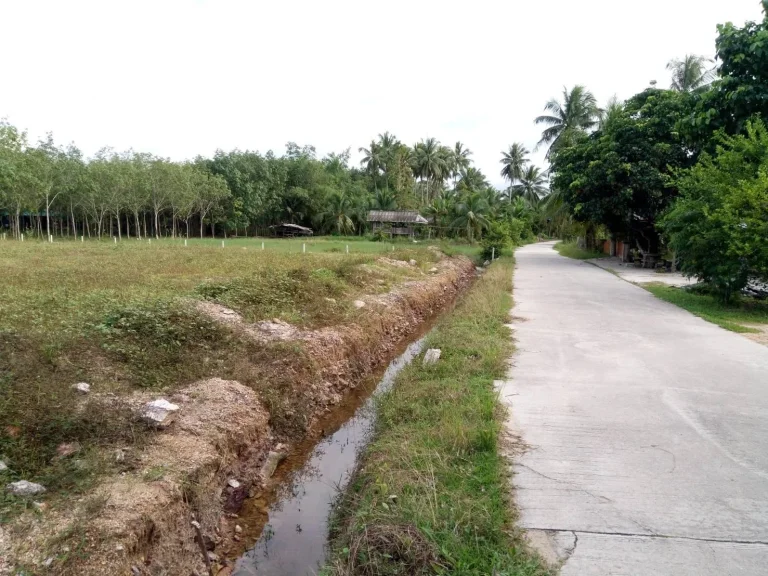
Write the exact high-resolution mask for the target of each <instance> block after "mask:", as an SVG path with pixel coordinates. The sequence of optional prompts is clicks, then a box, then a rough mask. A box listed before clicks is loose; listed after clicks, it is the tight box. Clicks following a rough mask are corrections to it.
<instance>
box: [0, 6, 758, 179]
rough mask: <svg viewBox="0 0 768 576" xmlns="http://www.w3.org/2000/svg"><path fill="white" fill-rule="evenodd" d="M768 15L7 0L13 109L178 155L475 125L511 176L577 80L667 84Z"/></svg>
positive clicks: (86, 142)
mask: <svg viewBox="0 0 768 576" xmlns="http://www.w3.org/2000/svg"><path fill="white" fill-rule="evenodd" d="M761 18H762V11H761V7H760V2H759V1H758V0H645V2H641V3H636V2H634V3H630V2H625V1H618V0H580V1H578V2H574V1H573V0H549V1H547V2H542V1H533V0H532V1H529V2H525V1H516V2H513V1H509V0H507V1H502V0H496V1H485V0H473V1H472V2H458V1H456V0H454V1H453V2H451V1H445V0H443V1H441V2H438V1H431V0H430V1H421V0H409V1H401V0H390V1H389V2H370V1H365V0H355V1H342V0H294V1H291V2H287V1H284V0H273V1H270V2H263V1H258V0H251V1H226V0H210V1H206V0H198V1H194V0H153V1H143V0H138V1H137V0H134V1H130V2H127V1H121V2H117V1H112V0H98V1H93V2H89V1H80V0H66V1H62V0H55V1H50V2H39V1H34V0H0V22H2V32H1V33H0V54H2V85H0V117H7V118H8V119H9V120H10V121H11V122H12V123H13V124H15V125H17V126H19V127H21V128H26V129H28V130H29V133H30V136H31V137H32V138H33V139H36V138H38V137H40V136H42V135H43V134H44V133H45V132H47V131H52V132H53V133H54V138H55V139H56V140H57V141H58V142H60V143H68V142H70V141H74V142H75V143H76V144H77V145H78V146H79V147H80V148H81V149H82V150H83V151H84V153H85V154H87V155H91V154H93V153H94V152H95V151H96V150H98V149H99V148H100V147H102V146H106V145H108V146H112V147H114V148H117V149H120V150H122V149H127V148H134V149H135V150H139V151H146V152H151V153H154V154H157V155H161V156H167V157H171V158H173V159H175V160H181V159H185V158H192V157H194V156H196V155H197V154H203V155H211V154H212V153H213V152H214V150H216V149H217V148H223V149H225V150H229V149H232V148H236V147H237V148H241V149H251V150H259V151H261V152H266V151H267V150H269V149H273V150H275V151H276V152H278V153H282V151H283V150H284V144H285V143H286V142H288V141H295V142H297V143H299V144H302V145H303V144H313V145H314V146H315V147H316V148H317V151H318V154H319V155H324V154H326V153H328V152H332V151H336V152H339V151H341V150H343V149H345V148H347V147H351V148H352V151H353V152H354V154H353V160H354V161H355V162H357V161H358V160H359V157H360V155H359V154H357V149H358V148H359V147H360V146H367V145H368V142H370V140H371V139H372V138H374V137H375V136H376V135H377V134H378V133H380V132H384V131H386V130H389V131H390V132H392V133H394V134H395V135H396V136H397V137H398V138H400V139H401V140H402V141H404V142H406V143H408V144H413V143H415V142H417V141H418V140H419V139H421V138H426V137H435V138H437V139H439V140H441V141H442V142H443V143H444V144H448V145H453V143H454V142H456V141H457V140H460V141H462V142H464V143H465V144H466V145H467V146H469V148H470V149H471V150H472V151H473V152H474V155H473V159H474V161H475V163H476V165H477V166H478V167H479V168H480V169H481V170H483V172H485V174H486V175H487V176H488V177H489V178H490V179H491V181H492V182H493V183H494V184H496V185H498V186H501V185H502V182H501V178H500V177H499V169H500V165H499V158H500V152H501V150H502V149H505V148H506V147H507V146H508V145H509V144H511V143H512V142H515V141H520V142H523V143H524V144H525V145H526V146H528V147H529V148H530V149H533V147H534V146H535V144H536V142H537V140H538V136H539V134H540V132H541V129H540V127H536V126H534V124H533V118H534V117H535V116H537V115H538V114H540V113H541V112H542V107H543V105H544V103H545V102H546V101H547V100H548V99H549V98H551V97H553V96H559V95H560V93H561V92H562V88H563V85H566V86H569V87H570V86H572V85H573V84H576V83H581V84H585V85H586V86H587V87H588V88H589V89H591V90H592V91H593V92H594V94H595V95H596V96H597V98H598V100H599V101H600V102H601V103H602V102H605V101H606V100H607V99H608V98H609V97H611V96H612V95H613V94H616V95H618V97H619V98H621V99H625V98H627V97H629V96H631V95H633V94H635V93H637V92H639V91H641V90H643V89H644V88H645V87H647V86H648V83H649V81H651V80H657V81H658V83H659V85H660V86H667V85H668V84H669V73H668V72H667V71H666V70H665V64H666V62H667V61H668V60H670V59H671V58H675V57H682V56H683V55H684V54H686V53H696V54H705V55H707V56H710V57H711V56H713V55H714V43H715V38H716V28H715V26H716V25H717V24H718V23H722V22H726V21H732V22H734V23H736V24H739V25H741V24H743V23H744V22H745V21H747V20H760V19H761ZM534 160H535V161H536V162H543V153H541V152H540V153H538V154H535V155H534Z"/></svg>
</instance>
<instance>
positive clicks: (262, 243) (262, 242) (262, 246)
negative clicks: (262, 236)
mask: <svg viewBox="0 0 768 576" xmlns="http://www.w3.org/2000/svg"><path fill="white" fill-rule="evenodd" d="M261 249H262V250H264V241H263V240H262V241H261Z"/></svg>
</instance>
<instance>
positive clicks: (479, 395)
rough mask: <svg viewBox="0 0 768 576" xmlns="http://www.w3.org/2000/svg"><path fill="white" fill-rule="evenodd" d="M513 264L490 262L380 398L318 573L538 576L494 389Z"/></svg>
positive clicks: (505, 353)
mask: <svg viewBox="0 0 768 576" xmlns="http://www.w3.org/2000/svg"><path fill="white" fill-rule="evenodd" d="M513 267H514V261H513V259H512V258H503V259H501V260H499V261H498V262H497V263H495V264H494V265H493V266H492V267H491V268H490V269H489V271H488V272H486V273H485V274H484V275H483V277H482V278H481V279H480V280H478V282H477V283H476V284H475V286H474V287H473V288H472V289H471V290H470V292H469V293H468V294H467V295H466V296H465V297H464V299H463V300H462V301H461V303H460V304H459V305H458V306H457V308H456V309H455V310H454V311H453V312H452V313H450V314H449V315H447V316H446V317H445V318H443V319H442V320H441V321H440V322H439V324H438V325H437V327H436V328H435V330H434V331H433V333H432V334H431V335H430V336H429V338H428V342H427V347H430V348H432V347H434V348H440V349H441V351H442V355H441V358H440V360H439V361H438V362H437V364H435V365H432V366H423V365H422V364H421V362H414V363H413V364H411V365H410V366H408V367H407V368H405V369H404V370H403V372H401V374H400V375H399V376H398V378H397V380H396V382H395V386H394V388H393V389H392V390H391V392H389V393H388V394H386V395H385V396H384V397H383V398H382V399H381V401H380V405H379V416H378V421H377V425H376V431H375V434H374V439H373V441H372V443H371V444H370V445H369V446H368V448H367V449H366V451H365V453H364V455H363V457H362V465H361V468H360V470H359V471H358V473H357V475H356V477H355V478H354V479H353V481H352V483H351V485H350V487H349V488H348V490H347V493H346V494H345V495H343V496H342V498H341V500H340V502H339V505H338V507H337V512H336V514H335V518H334V522H333V523H334V528H333V530H334V535H333V539H332V553H331V562H330V564H329V566H328V567H326V569H325V572H324V573H326V574H329V575H333V576H348V575H369V574H380V575H403V576H405V575H421V574H435V573H438V574H454V575H470V574H471V575H485V574H495V575H497V576H511V575H540V574H546V573H547V572H546V570H545V569H544V568H542V566H541V565H540V564H539V562H538V561H537V560H536V559H535V558H533V557H531V556H530V555H529V554H528V553H527V552H526V550H525V548H524V547H523V546H522V543H521V541H520V539H519V537H518V535H517V533H516V532H515V530H514V527H513V521H514V519H515V518H514V507H513V505H512V504H511V502H510V499H509V472H508V465H507V462H506V461H505V459H504V458H503V457H502V456H501V455H500V453H499V444H498V438H499V433H500V427H501V423H502V420H503V417H504V415H503V414H502V412H501V409H500V407H499V404H498V399H497V396H496V392H495V390H494V386H493V381H494V379H497V378H503V377H504V374H505V372H506V368H507V359H508V358H509V356H510V355H511V353H512V340H511V337H510V333H509V330H508V328H506V326H505V324H506V323H508V322H509V310H510V308H511V305H512V298H511V294H510V292H511V289H512V270H513Z"/></svg>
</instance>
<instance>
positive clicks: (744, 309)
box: [642, 282, 768, 333]
mask: <svg viewBox="0 0 768 576" xmlns="http://www.w3.org/2000/svg"><path fill="white" fill-rule="evenodd" d="M642 286H643V288H645V289H646V290H648V291H649V292H650V293H651V294H653V295H654V296H656V297H657V298H660V299H661V300H665V301H667V302H670V303H671V304H674V305H675V306H679V307H680V308H683V309H685V310H688V311H689V312H691V313H692V314H695V315H696V316H698V317H700V318H703V319H704V320H707V321H708V322H712V323H713V324H717V325H718V326H720V327H721V328H725V329H726V330H730V331H732V332H744V333H749V332H759V330H756V329H754V328H750V327H748V326H743V324H745V323H746V324H749V323H751V324H768V302H762V301H760V300H755V299H754V298H748V297H745V296H743V297H735V298H734V299H733V301H732V302H730V303H728V304H724V303H723V302H722V300H721V299H720V298H718V297H717V296H716V295H713V294H712V293H710V292H708V291H707V290H706V289H703V288H702V287H696V288H694V289H692V290H691V289H684V288H678V287H675V286H667V285H666V284H661V283H655V282H654V283H650V284H643V285H642Z"/></svg>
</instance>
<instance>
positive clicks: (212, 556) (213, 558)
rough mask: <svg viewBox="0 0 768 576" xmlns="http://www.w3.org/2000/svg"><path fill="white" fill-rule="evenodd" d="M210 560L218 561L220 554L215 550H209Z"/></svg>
mask: <svg viewBox="0 0 768 576" xmlns="http://www.w3.org/2000/svg"><path fill="white" fill-rule="evenodd" d="M208 560H210V561H211V562H218V561H219V556H218V554H214V553H213V552H208Z"/></svg>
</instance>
